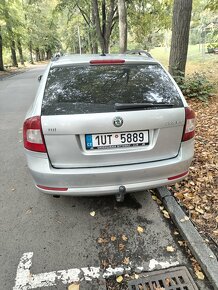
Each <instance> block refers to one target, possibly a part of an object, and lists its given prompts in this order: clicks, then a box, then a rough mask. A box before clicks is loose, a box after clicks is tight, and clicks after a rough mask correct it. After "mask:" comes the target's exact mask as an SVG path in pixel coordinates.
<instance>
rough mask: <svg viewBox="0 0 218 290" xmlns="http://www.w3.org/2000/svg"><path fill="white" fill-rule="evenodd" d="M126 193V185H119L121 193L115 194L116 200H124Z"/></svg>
mask: <svg viewBox="0 0 218 290" xmlns="http://www.w3.org/2000/svg"><path fill="white" fill-rule="evenodd" d="M125 193H126V187H125V186H124V185H121V186H120V187H119V193H117V194H116V195H115V197H116V201H117V202H123V201H124V195H125Z"/></svg>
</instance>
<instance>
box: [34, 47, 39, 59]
mask: <svg viewBox="0 0 218 290" xmlns="http://www.w3.org/2000/svg"><path fill="white" fill-rule="evenodd" d="M35 53H36V62H37V61H40V54H39V48H38V47H37V48H36V49H35Z"/></svg>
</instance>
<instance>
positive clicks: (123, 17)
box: [118, 0, 127, 53]
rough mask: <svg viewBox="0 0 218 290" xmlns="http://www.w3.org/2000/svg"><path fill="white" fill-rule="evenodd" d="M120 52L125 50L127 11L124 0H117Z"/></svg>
mask: <svg viewBox="0 0 218 290" xmlns="http://www.w3.org/2000/svg"><path fill="white" fill-rule="evenodd" d="M118 14H119V42H120V53H124V52H125V51H126V50H127V11H126V3H125V0H118Z"/></svg>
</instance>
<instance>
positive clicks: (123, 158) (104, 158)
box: [41, 108, 185, 168]
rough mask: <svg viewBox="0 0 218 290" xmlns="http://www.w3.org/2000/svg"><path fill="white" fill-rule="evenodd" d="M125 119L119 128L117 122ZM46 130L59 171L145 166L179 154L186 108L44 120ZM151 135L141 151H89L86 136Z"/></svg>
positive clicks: (47, 143)
mask: <svg viewBox="0 0 218 290" xmlns="http://www.w3.org/2000/svg"><path fill="white" fill-rule="evenodd" d="M116 116H120V117H122V118H123V120H124V123H123V126H122V127H119V128H116V127H115V126H114V125H113V119H114V118H115V117H116ZM41 120H42V130H43V134H44V138H45V143H46V147H47V150H48V155H49V158H50V161H51V163H52V165H53V166H54V167H57V168H76V167H97V166H108V165H121V164H131V163H137V162H139V163H142V162H148V161H156V160H162V159H167V158H173V157H175V156H176V155H177V154H178V151H179V148H180V144H181V139H182V133H183V128H184V120H185V116H184V108H175V109H174V110H172V109H162V110H148V111H137V113H136V112H135V111H131V112H112V113H102V114H101V113H99V114H85V115H82V118H81V115H65V116H62V115H60V116H42V117H41ZM142 130H148V131H149V144H148V145H145V146H139V147H125V148H114V149H112V148H110V149H102V150H86V148H85V134H97V133H111V132H113V133H114V132H127V131H133V132H134V131H142Z"/></svg>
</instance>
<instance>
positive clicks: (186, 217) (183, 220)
mask: <svg viewBox="0 0 218 290" xmlns="http://www.w3.org/2000/svg"><path fill="white" fill-rule="evenodd" d="M185 221H189V217H188V216H187V215H186V216H184V218H182V219H181V220H180V222H181V223H184V222H185Z"/></svg>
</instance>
